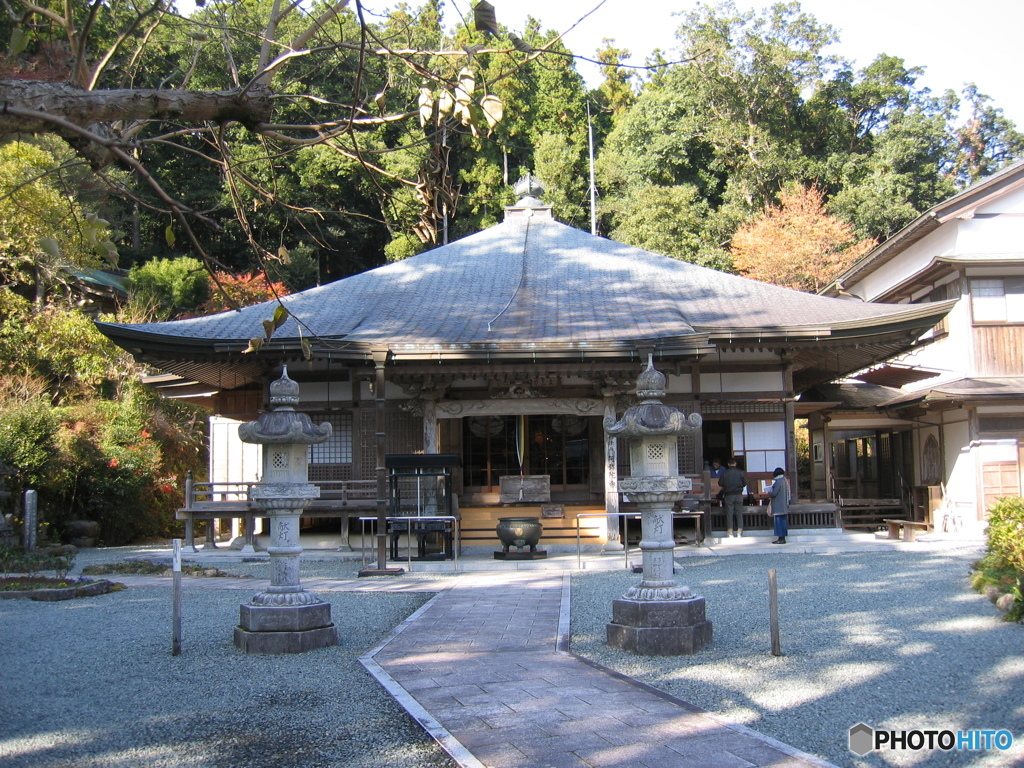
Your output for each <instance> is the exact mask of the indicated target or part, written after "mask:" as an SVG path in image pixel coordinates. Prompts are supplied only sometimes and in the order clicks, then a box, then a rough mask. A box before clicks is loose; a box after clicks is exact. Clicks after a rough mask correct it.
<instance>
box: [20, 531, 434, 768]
mask: <svg viewBox="0 0 1024 768" xmlns="http://www.w3.org/2000/svg"><path fill="white" fill-rule="evenodd" d="M125 554H133V550H130V549H125V548H120V549H119V550H118V551H113V550H93V551H85V552H83V553H82V555H81V556H80V560H79V562H78V563H77V564H76V565H77V566H78V567H79V568H80V567H82V566H83V565H86V564H88V563H89V562H110V561H112V560H116V559H118V557H117V556H116V555H125ZM358 567H359V564H358V562H356V563H354V564H351V563H344V564H342V563H340V562H337V561H335V562H331V563H308V564H307V563H304V564H303V569H302V575H303V577H307V578H308V577H313V576H317V575H324V576H327V575H331V576H342V575H346V574H347V573H348V571H351V574H352V575H354V573H355V570H356V569H358ZM224 570H230V571H231V572H233V573H239V574H241V573H247V572H248V573H252V574H253V575H256V576H263V577H265V576H266V575H267V566H266V564H263V565H262V566H261V565H259V564H240V565H235V566H225V567H224ZM112 578H113V579H115V580H116V577H112ZM188 581H189V580H186V581H185V584H186V588H185V589H184V590H183V607H182V614H183V629H182V634H183V641H182V645H183V652H182V654H181V655H180V656H177V657H173V656H171V653H170V645H171V637H170V619H171V601H170V595H171V592H170V590H169V589H166V588H131V589H128V590H125V591H123V592H120V593H116V594H110V595H102V596H99V597H92V598H86V599H79V600H71V601H67V602H60V603H41V602H33V601H30V600H3V601H0V765H2V766H3V768H99V767H100V766H102V767H103V768H110V767H111V766H123V767H124V768H165V767H166V768H186V767H187V768H229V767H234V766H237V767H238V768H263V766H266V767H267V768H271V767H273V768H290V767H291V766H295V767H298V766H302V768H320V767H321V766H323V767H324V768H326V767H328V766H330V767H332V768H337V767H339V766H353V767H355V766H358V768H394V767H395V766H402V767H403V768H405V767H406V766H409V767H410V768H434V767H436V768H451V767H452V766H454V762H453V761H452V760H451V759H450V758H449V757H448V756H447V755H446V754H445V753H444V752H443V751H442V750H441V749H440V747H438V746H437V745H436V744H435V742H434V741H433V740H432V739H430V738H429V737H428V736H426V735H425V734H424V732H423V730H422V729H421V728H420V727H419V725H417V724H416V723H415V721H413V720H412V719H411V718H410V717H409V716H408V715H407V714H406V713H405V711H404V710H403V709H401V707H399V705H398V704H396V703H395V702H394V701H393V700H392V699H391V697H390V696H389V695H388V694H387V693H386V692H385V691H384V690H383V689H382V688H381V687H380V686H379V685H378V683H377V682H376V681H375V680H374V679H373V678H372V677H370V675H369V674H367V672H366V671H365V670H364V669H363V667H362V665H361V664H359V662H358V661H357V659H358V657H359V656H360V655H361V654H363V653H365V652H366V651H367V650H368V649H369V648H371V647H373V645H374V644H376V643H377V642H378V641H379V640H380V639H381V638H382V637H383V636H384V635H386V634H387V633H388V632H389V631H390V630H391V629H392V628H393V627H395V626H396V625H397V624H399V623H400V622H401V621H402V620H403V619H404V618H405V617H407V616H408V615H409V614H410V613H412V612H413V611H415V610H416V609H417V608H418V607H419V606H420V605H422V604H423V603H424V602H426V600H428V599H429V597H430V595H427V594H377V593H374V594H351V593H340V592H323V593H321V596H322V597H324V599H326V600H329V601H330V603H331V611H332V616H333V618H334V621H335V623H336V624H338V626H339V627H340V629H341V631H340V633H339V637H340V644H339V645H338V646H337V647H335V648H326V649H321V650H317V651H311V652H308V653H305V654H300V655H295V656H246V655H244V654H240V653H238V651H237V650H236V649H235V647H234V645H233V644H232V627H233V626H234V625H235V624H236V623H237V622H238V605H239V603H241V602H243V601H244V599H245V596H244V595H243V594H241V593H239V592H238V591H236V590H230V591H221V590H203V589H189V588H188Z"/></svg>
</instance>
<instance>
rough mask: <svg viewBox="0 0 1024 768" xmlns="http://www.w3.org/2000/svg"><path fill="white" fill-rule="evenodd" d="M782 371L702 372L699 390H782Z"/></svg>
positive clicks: (770, 391) (774, 391) (776, 391)
mask: <svg viewBox="0 0 1024 768" xmlns="http://www.w3.org/2000/svg"><path fill="white" fill-rule="evenodd" d="M783 386H784V379H783V376H782V371H755V372H751V373H723V374H721V375H719V374H717V373H702V374H701V375H700V391H701V392H765V393H778V392H782V391H783Z"/></svg>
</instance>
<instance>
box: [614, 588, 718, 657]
mask: <svg viewBox="0 0 1024 768" xmlns="http://www.w3.org/2000/svg"><path fill="white" fill-rule="evenodd" d="M606 629H607V632H608V645H609V646H611V647H612V648H620V649H622V650H624V651H631V652H632V653H636V654H638V655H641V656H683V655H686V656H689V655H692V654H694V653H697V651H699V650H701V649H702V648H705V647H707V646H709V645H711V639H712V627H711V622H710V621H707V620H706V619H705V618H704V598H703V597H692V598H689V599H685V600H630V599H627V598H621V599H619V600H613V601H612V620H611V623H609V624H608V625H606Z"/></svg>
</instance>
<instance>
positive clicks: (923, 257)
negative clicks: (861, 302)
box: [846, 222, 959, 301]
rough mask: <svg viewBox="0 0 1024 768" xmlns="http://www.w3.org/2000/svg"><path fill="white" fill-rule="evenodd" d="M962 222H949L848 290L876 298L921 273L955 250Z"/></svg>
mask: <svg viewBox="0 0 1024 768" xmlns="http://www.w3.org/2000/svg"><path fill="white" fill-rule="evenodd" d="M958 223H959V222H949V223H947V224H945V225H943V226H942V227H939V229H937V230H936V231H935V232H932V233H931V234H929V235H928V236H927V237H925V238H924V239H922V240H920V241H918V242H916V243H914V244H913V245H911V246H910V247H909V248H907V249H906V250H905V251H903V253H901V254H900V255H899V256H897V257H896V258H895V259H893V260H892V261H890V262H888V263H887V264H883V265H882V266H881V267H879V268H878V269H876V270H875V271H874V272H872V273H871V274H870V275H867V276H865V277H864V278H863V279H862V280H858V281H857V282H856V283H854V284H853V285H847V286H846V290H847V291H849V292H850V293H852V294H855V295H857V296H860V297H861V298H863V299H865V300H867V301H873V300H874V299H876V298H877V297H878V296H879V295H880V294H882V293H884V292H885V291H887V290H888V289H889V288H890V287H891V286H893V285H896V284H897V283H900V282H902V281H903V280H905V279H906V278H907V277H909V276H910V275H913V274H916V273H917V272H920V271H921V270H922V269H924V268H925V267H927V266H928V265H929V264H931V262H932V260H933V259H934V258H935V257H936V256H948V255H950V254H953V253H955V251H956V240H957V236H956V227H957V224H958Z"/></svg>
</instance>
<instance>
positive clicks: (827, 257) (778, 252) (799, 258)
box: [731, 187, 877, 292]
mask: <svg viewBox="0 0 1024 768" xmlns="http://www.w3.org/2000/svg"><path fill="white" fill-rule="evenodd" d="M875 245H877V243H876V241H874V240H860V241H858V240H857V236H856V235H855V234H854V232H853V228H852V227H851V226H850V225H849V224H847V223H846V222H845V221H843V220H842V219H839V218H836V217H835V216H830V215H829V214H828V213H826V211H825V201H824V196H823V194H822V192H821V190H819V189H817V188H815V187H792V188H789V189H787V190H786V191H784V192H782V193H781V194H780V195H779V205H778V206H770V207H769V208H768V209H767V210H766V211H765V212H764V215H762V216H761V217H760V218H758V219H755V220H754V221H751V222H749V223H748V224H745V225H743V226H742V227H740V229H739V230H737V232H736V234H735V235H733V238H732V246H731V251H732V258H733V266H734V268H735V269H736V270H737V271H738V272H739V273H740V274H741V275H744V276H746V277H750V278H753V279H754V280H760V281H762V282H765V283H772V284H774V285H782V286H786V287H787V288H796V289H797V290H801V291H809V292H817V291H819V290H820V289H822V288H824V287H825V286H826V285H828V284H829V283H830V282H832V280H834V279H835V278H836V277H837V276H839V275H840V274H841V273H842V272H843V270H845V269H846V268H847V267H849V266H850V265H852V264H853V263H854V262H855V261H856V260H857V259H859V258H860V257H861V256H863V255H864V254H866V253H867V252H868V251H870V250H871V249H872V248H874V247H875Z"/></svg>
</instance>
